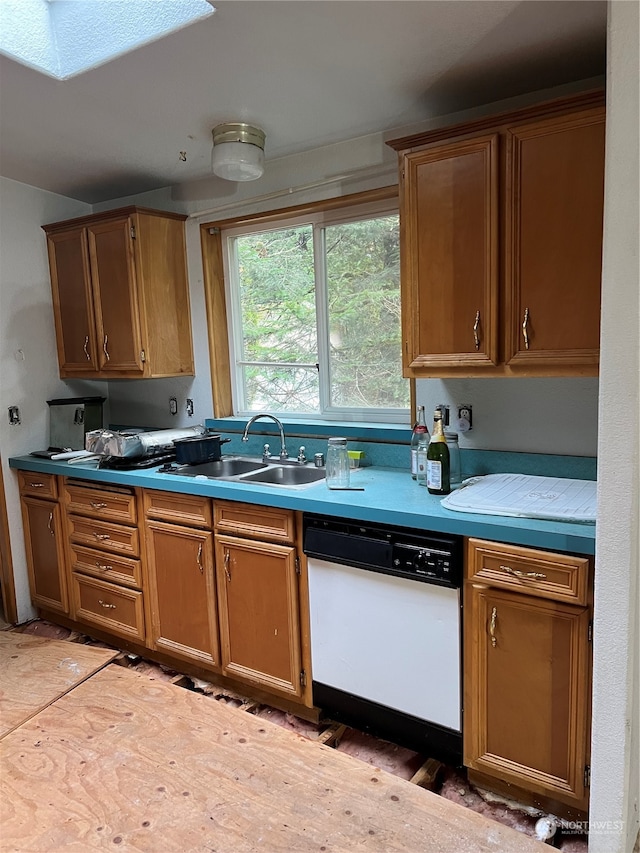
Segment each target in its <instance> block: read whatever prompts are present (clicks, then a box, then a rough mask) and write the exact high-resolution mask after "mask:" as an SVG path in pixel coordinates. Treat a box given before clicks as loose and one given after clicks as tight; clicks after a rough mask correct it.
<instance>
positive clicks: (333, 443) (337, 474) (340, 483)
mask: <svg viewBox="0 0 640 853" xmlns="http://www.w3.org/2000/svg"><path fill="white" fill-rule="evenodd" d="M349 467H350V466H349V454H348V453H347V439H346V438H330V439H329V442H328V445H327V462H326V483H327V486H328V487H329V488H330V489H348V488H349Z"/></svg>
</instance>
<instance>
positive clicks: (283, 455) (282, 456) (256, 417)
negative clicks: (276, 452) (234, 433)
mask: <svg viewBox="0 0 640 853" xmlns="http://www.w3.org/2000/svg"><path fill="white" fill-rule="evenodd" d="M260 418H269V419H270V420H272V421H273V422H274V423H275V424H276V426H277V427H278V429H279V430H280V459H282V460H285V459H288V458H289V454H288V453H287V448H286V445H285V440H284V427H283V426H282V424H281V423H280V421H279V420H278V418H275V417H274V416H273V415H269V414H267V413H266V412H262V413H261V414H259V415H254V416H253V417H252V418H251V419H250V420H249V421H247V425H246V427H245V428H244V432H243V433H242V440H243V441H249V429H250V428H251V427H252V426H253V424H254V423H255V422H256V421H257V420H260ZM265 447H266V448H267V449H266V451H265V453H264V455H263V460H264V461H266V457H267V454H268V452H269V450H268V445H265Z"/></svg>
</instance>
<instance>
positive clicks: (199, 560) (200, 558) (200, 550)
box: [196, 542, 204, 575]
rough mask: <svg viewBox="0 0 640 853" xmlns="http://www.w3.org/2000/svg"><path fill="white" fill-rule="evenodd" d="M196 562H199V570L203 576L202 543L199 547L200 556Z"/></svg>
mask: <svg viewBox="0 0 640 853" xmlns="http://www.w3.org/2000/svg"><path fill="white" fill-rule="evenodd" d="M196 560H197V561H198V568H199V569H200V574H201V575H203V574H204V566H203V565H202V542H201V543H200V545H199V546H198V556H197V557H196Z"/></svg>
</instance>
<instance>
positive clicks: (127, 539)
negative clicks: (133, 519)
mask: <svg viewBox="0 0 640 853" xmlns="http://www.w3.org/2000/svg"><path fill="white" fill-rule="evenodd" d="M67 529H68V533H69V541H70V542H75V543H77V544H78V545H89V546H93V547H94V548H100V549H101V550H104V551H113V552H114V553H116V554H124V555H125V556H130V557H139V556H140V537H139V535H138V530H137V528H135V527H125V526H124V525H121V524H110V523H109V522H108V521H99V520H98V519H96V518H83V517H82V516H81V515H68V516H67Z"/></svg>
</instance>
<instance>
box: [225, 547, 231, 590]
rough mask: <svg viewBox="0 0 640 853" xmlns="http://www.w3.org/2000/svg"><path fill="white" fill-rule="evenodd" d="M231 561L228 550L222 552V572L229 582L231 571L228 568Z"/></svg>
mask: <svg viewBox="0 0 640 853" xmlns="http://www.w3.org/2000/svg"><path fill="white" fill-rule="evenodd" d="M230 562H231V554H230V553H229V552H228V551H225V552H224V573H225V575H226V576H227V581H228V582H229V583H231V571H230V570H229V564H230Z"/></svg>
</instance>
